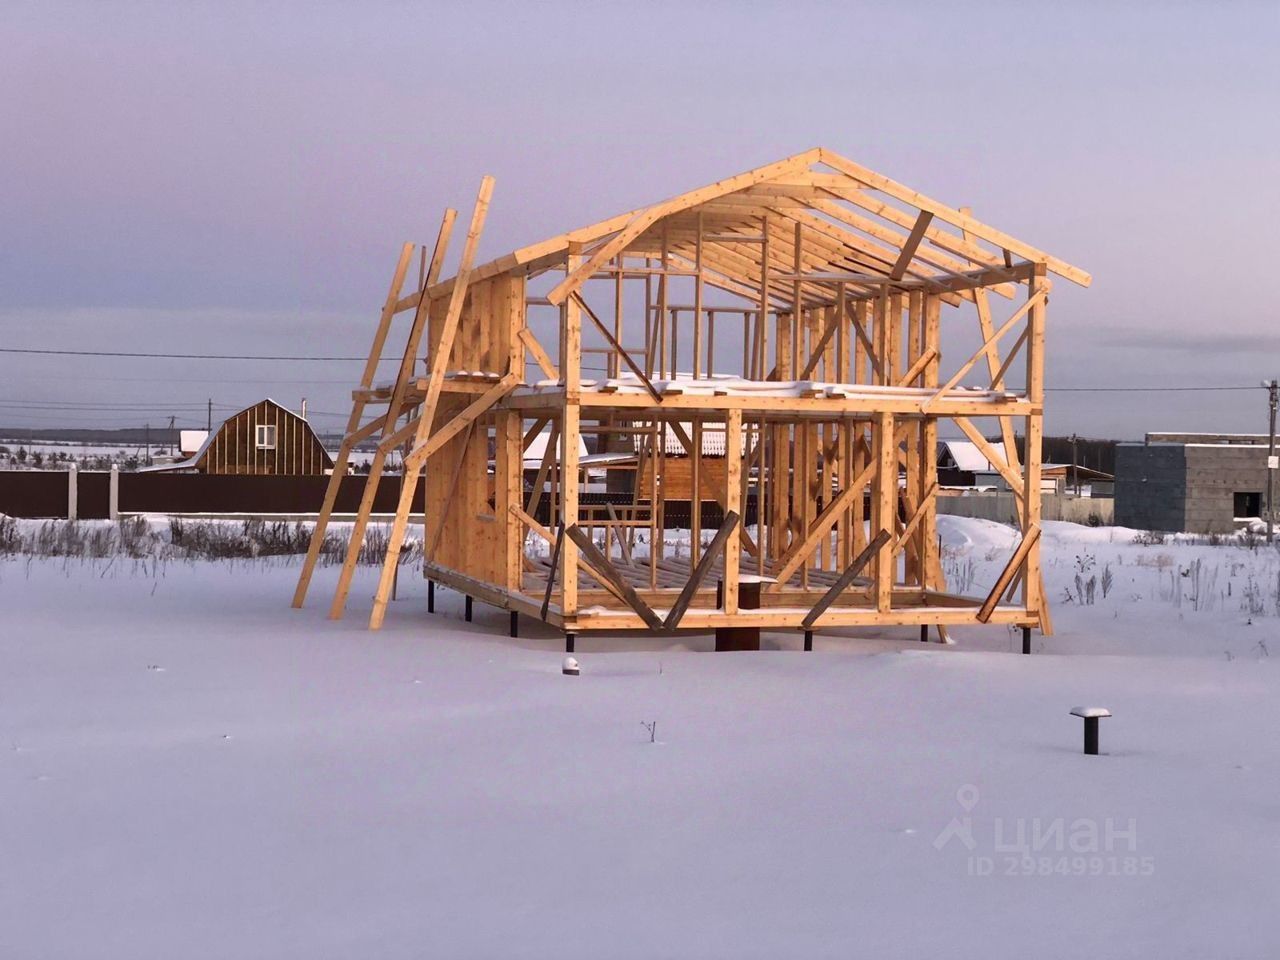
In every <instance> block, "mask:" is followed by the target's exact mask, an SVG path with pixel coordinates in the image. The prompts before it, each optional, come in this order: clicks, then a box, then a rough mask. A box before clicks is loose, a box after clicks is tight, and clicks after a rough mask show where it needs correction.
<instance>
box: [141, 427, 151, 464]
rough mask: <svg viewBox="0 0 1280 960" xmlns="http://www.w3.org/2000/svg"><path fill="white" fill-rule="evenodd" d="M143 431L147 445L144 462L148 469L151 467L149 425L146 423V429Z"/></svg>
mask: <svg viewBox="0 0 1280 960" xmlns="http://www.w3.org/2000/svg"><path fill="white" fill-rule="evenodd" d="M143 429H144V430H145V433H144V436H145V438H146V443H147V455H146V457H145V460H146V462H147V466H148V467H149V466H151V424H149V423H148V424H147V425H146V427H144V428H143Z"/></svg>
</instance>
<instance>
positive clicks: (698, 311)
mask: <svg viewBox="0 0 1280 960" xmlns="http://www.w3.org/2000/svg"><path fill="white" fill-rule="evenodd" d="M702 233H703V231H702V211H701V210H699V211H698V237H697V241H696V246H695V249H694V265H695V269H696V270H697V272H698V275H697V276H696V277H695V278H694V281H693V377H694V379H695V380H696V379H698V378H699V377H701V376H702Z"/></svg>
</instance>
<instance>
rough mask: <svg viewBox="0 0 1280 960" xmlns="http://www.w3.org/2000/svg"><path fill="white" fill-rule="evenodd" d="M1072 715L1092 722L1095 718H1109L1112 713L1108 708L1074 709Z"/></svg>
mask: <svg viewBox="0 0 1280 960" xmlns="http://www.w3.org/2000/svg"><path fill="white" fill-rule="evenodd" d="M1071 715H1072V716H1073V717H1084V718H1085V719H1086V720H1091V719H1093V718H1095V717H1109V716H1111V711H1110V710H1108V709H1107V708H1106V707H1072V708H1071Z"/></svg>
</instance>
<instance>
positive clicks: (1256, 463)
mask: <svg viewBox="0 0 1280 960" xmlns="http://www.w3.org/2000/svg"><path fill="white" fill-rule="evenodd" d="M1183 449H1184V451H1185V457H1186V518H1185V526H1184V527H1183V529H1184V530H1186V531H1187V532H1188V533H1231V532H1232V531H1234V530H1235V529H1236V524H1235V494H1236V493H1237V492H1252V493H1260V494H1262V497H1261V505H1260V508H1259V513H1260V514H1261V513H1262V511H1264V510H1265V509H1266V489H1267V448H1266V447H1261V446H1242V445H1225V444H1223V445H1218V444H1204V445H1194V444H1189V445H1188V446H1186V447H1184V448H1183Z"/></svg>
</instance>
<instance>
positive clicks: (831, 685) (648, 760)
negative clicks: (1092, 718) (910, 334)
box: [0, 517, 1280, 960]
mask: <svg viewBox="0 0 1280 960" xmlns="http://www.w3.org/2000/svg"><path fill="white" fill-rule="evenodd" d="M940 522H941V524H942V534H943V538H944V542H945V543H946V544H947V551H946V564H947V569H948V574H949V576H950V577H951V580H952V586H953V587H955V586H957V585H958V584H963V585H964V586H965V587H967V590H968V592H970V593H973V594H981V593H984V592H985V587H986V585H988V584H990V583H991V582H992V580H993V579H994V577H995V576H996V574H997V573H998V572H999V569H1000V567H1001V566H1002V564H1003V562H1004V559H1005V557H1006V556H1007V553H1008V550H1009V548H1010V545H1011V543H1012V541H1013V538H1014V535H1013V533H1012V531H1010V530H1008V529H1007V528H1004V527H1000V526H999V525H996V524H990V523H986V522H983V521H977V520H966V519H961V518H954V517H943V518H940ZM1134 536H1135V532H1134V531H1122V530H1115V529H1108V528H1098V529H1089V528H1084V527H1076V526H1072V525H1069V524H1048V525H1047V526H1046V535H1045V541H1044V542H1045V559H1046V564H1047V566H1046V577H1047V580H1048V585H1049V590H1050V593H1051V595H1052V596H1053V598H1054V600H1055V601H1058V602H1057V603H1056V604H1055V607H1054V615H1055V621H1056V627H1057V634H1056V635H1055V636H1054V637H1052V638H1049V639H1044V640H1042V639H1040V638H1039V637H1037V639H1036V642H1035V648H1036V653H1035V655H1033V656H1030V657H1023V656H1020V655H1010V652H1009V651H1011V650H1013V649H1016V648H1017V646H1018V643H1019V640H1018V637H1017V636H1015V635H1013V634H1012V633H1010V632H1009V631H1008V630H1006V629H1004V628H994V627H993V628H983V629H966V630H956V631H954V635H955V638H956V640H957V644H956V645H955V646H952V647H942V646H938V645H935V644H930V645H927V646H926V645H924V644H920V643H919V642H918V641H917V640H916V634H915V631H913V630H910V629H902V630H884V631H880V632H878V633H874V634H870V635H867V634H863V635H861V636H854V635H853V634H843V635H829V634H820V635H819V637H818V641H817V650H816V652H814V653H812V654H804V653H802V652H800V651H799V646H800V644H799V638H798V637H794V636H786V635H774V636H771V637H769V638H768V640H767V643H766V645H767V646H769V647H770V648H771V649H770V650H768V651H765V652H761V653H758V654H745V653H744V654H709V653H704V652H702V651H705V650H707V649H709V647H710V641H709V639H708V638H705V637H698V636H692V637H684V636H682V637H680V638H677V639H675V640H669V641H668V640H658V639H650V640H646V641H644V642H642V643H636V642H634V641H632V640H620V639H598V638H590V637H588V638H586V639H584V640H581V641H580V643H579V650H580V652H579V654H578V659H579V660H580V661H581V663H582V675H581V676H580V677H577V678H570V677H565V676H562V675H561V673H560V662H561V658H562V653H561V651H560V644H561V641H560V638H559V637H558V636H557V635H554V634H553V633H552V632H550V631H548V630H545V629H540V628H539V626H538V625H536V624H532V623H528V622H526V623H525V624H524V634H525V635H524V636H522V637H521V638H520V639H519V640H510V639H508V638H507V637H506V635H505V633H506V625H507V624H506V615H505V614H504V613H502V612H500V611H496V610H491V609H489V608H487V607H485V606H483V605H481V604H477V606H476V621H475V622H474V623H472V624H466V623H463V622H462V619H461V612H462V602H461V598H460V597H458V596H457V595H455V594H452V593H450V592H448V591H441V592H439V593H438V594H437V610H438V611H439V612H438V613H437V614H436V615H434V616H429V615H428V614H426V612H425V602H424V594H425V589H424V587H423V585H422V583H421V581H420V580H419V579H418V578H417V577H410V576H402V577H401V581H400V600H398V601H397V602H396V603H395V604H393V606H392V609H391V611H390V613H389V615H388V617H387V622H386V626H385V627H384V628H383V630H382V631H380V632H378V633H373V634H371V633H368V632H367V631H366V630H365V628H364V622H365V619H366V616H367V611H368V607H369V599H368V598H369V595H370V594H371V592H372V589H373V582H374V577H375V570H374V569H373V568H371V567H364V568H361V569H360V571H359V573H358V575H357V582H356V587H355V589H354V590H353V594H352V602H351V605H350V612H349V614H348V617H347V619H346V620H344V621H341V622H331V621H329V620H327V619H326V618H325V609H326V606H327V600H328V598H329V596H330V595H331V592H332V586H333V582H334V579H335V576H336V571H335V569H334V568H333V567H326V568H322V569H321V570H319V571H318V573H317V575H316V578H315V581H314V583H313V587H312V595H311V600H310V602H309V604H308V607H307V608H306V609H305V610H303V611H295V610H291V609H290V608H289V605H288V603H289V596H290V594H291V592H292V588H293V583H294V580H295V578H296V575H297V567H296V561H295V560H293V559H292V558H270V559H256V560H234V561H196V562H191V561H185V560H179V559H170V560H167V561H166V560H160V561H155V560H149V559H127V560H125V559H119V558H116V559H109V558H102V559H96V560H92V561H81V560H79V559H68V558H62V557H54V558H30V557H26V556H11V557H9V558H6V559H0V801H2V803H3V807H2V808H0V809H2V810H3V816H0V854H2V855H0V956H2V957H18V958H26V957H32V958H77V960H81V958H108V957H109V958H130V960H136V958H152V957H154V958H174V957H182V958H205V957H208V958H228V957H236V958H257V957H261V958H268V957H269V958H292V957H297V958H308V960H314V958H349V957H371V958H372V957H377V958H410V957H412V958H420V957H557V958H563V957H593V958H595V957H637V958H638V957H644V958H650V957H735V958H736V957H877V958H880V957H904V958H906V957H922V956H933V957H974V958H978V957H981V958H992V957H996V958H1000V957H1019V958H1021V957H1037V958H1043V957H1072V958H1074V957H1079V956H1082V955H1084V956H1094V957H1162V958H1168V957H1187V958H1205V957H1213V958H1217V957H1259V958H1262V957H1272V956H1276V955H1277V952H1280V923H1278V922H1277V921H1276V920H1275V918H1274V904H1275V902H1276V899H1277V896H1278V895H1280V830H1278V829H1277V827H1278V826H1280V773H1278V772H1277V771H1278V770H1280V737H1277V735H1276V732H1275V731H1276V729H1277V726H1278V724H1280V696H1278V695H1277V694H1280V684H1278V682H1277V672H1276V666H1275V664H1274V663H1273V658H1272V656H1271V654H1272V652H1274V653H1275V654H1276V655H1277V656H1280V636H1278V635H1277V630H1278V628H1280V616H1277V613H1278V612H1280V611H1278V610H1277V597H1276V587H1277V577H1278V576H1280V553H1278V552H1277V551H1276V550H1275V549H1268V548H1265V547H1264V548H1259V549H1251V548H1248V547H1243V546H1239V545H1218V546H1209V545H1197V544H1192V543H1185V542H1178V543H1169V544H1136V543H1134V542H1133V540H1134ZM1197 561H1199V566H1198V567H1197V566H1196V563H1197ZM1108 568H1109V570H1110V577H1109V586H1108V589H1107V591H1106V593H1107V595H1106V597H1105V598H1104V597H1103V596H1102V592H1103V591H1102V585H1101V581H1102V577H1103V571H1104V570H1106V569H1108ZM1077 572H1079V573H1080V575H1081V585H1080V586H1079V587H1077V585H1076V582H1075V577H1076V574H1077ZM1094 577H1096V578H1097V580H1096V581H1095V585H1094V588H1093V591H1094V600H1095V602H1094V603H1093V604H1092V605H1088V604H1082V603H1081V602H1079V599H1078V598H1077V596H1076V595H1077V594H1078V593H1081V592H1083V593H1085V594H1086V597H1087V593H1088V589H1089V588H1088V581H1089V580H1090V578H1094ZM1067 591H1069V592H1070V594H1071V595H1072V602H1069V603H1068V602H1064V600H1065V595H1066V592H1067ZM1082 704H1083V705H1102V706H1106V707H1109V708H1110V709H1111V711H1112V712H1113V714H1114V716H1113V717H1112V718H1111V719H1108V720H1104V721H1102V750H1103V754H1104V755H1103V756H1100V757H1085V756H1082V755H1081V752H1080V745H1081V729H1080V721H1079V720H1078V719H1076V718H1074V717H1071V716H1069V715H1068V710H1069V709H1070V708H1071V707H1073V706H1077V705H1082ZM652 723H656V727H654V728H653V734H652V742H651V733H650V728H649V727H648V726H647V725H648V724H652Z"/></svg>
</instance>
